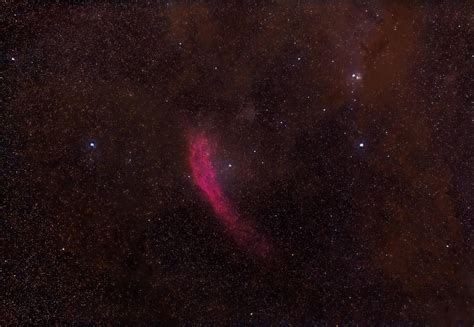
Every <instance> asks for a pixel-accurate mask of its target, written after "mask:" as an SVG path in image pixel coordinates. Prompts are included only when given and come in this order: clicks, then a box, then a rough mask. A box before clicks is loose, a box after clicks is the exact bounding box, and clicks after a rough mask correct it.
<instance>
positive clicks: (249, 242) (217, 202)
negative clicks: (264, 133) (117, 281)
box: [189, 134, 270, 257]
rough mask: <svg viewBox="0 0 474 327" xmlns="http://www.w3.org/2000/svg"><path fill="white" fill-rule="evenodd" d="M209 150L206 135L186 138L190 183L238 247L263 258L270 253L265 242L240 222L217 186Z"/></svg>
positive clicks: (236, 213)
mask: <svg viewBox="0 0 474 327" xmlns="http://www.w3.org/2000/svg"><path fill="white" fill-rule="evenodd" d="M213 150H214V146H212V145H211V142H210V141H209V138H208V137H206V135H204V134H196V135H192V136H191V137H189V164H190V166H191V171H192V176H193V180H194V182H195V183H196V185H197V186H198V187H199V188H200V189H201V191H202V192H203V193H204V195H205V197H206V199H207V200H208V201H209V203H210V205H211V206H212V209H213V210H214V213H215V215H216V216H217V218H218V219H219V221H220V222H221V223H222V224H223V225H224V226H225V227H226V229H227V230H228V232H229V233H230V234H231V235H232V237H233V238H234V240H235V241H236V242H237V243H238V244H239V246H241V247H243V248H245V249H246V250H249V251H250V252H252V253H254V254H256V255H258V256H261V257H267V256H268V255H269V253H270V244H269V242H268V241H267V240H266V239H265V238H264V237H263V236H262V235H260V234H258V233H257V231H256V230H255V228H254V227H253V226H251V225H250V224H249V223H248V222H244V221H242V220H241V219H240V217H239V214H238V212H237V210H236V209H235V208H234V206H233V205H232V203H231V202H230V200H229V199H228V198H227V197H226V196H225V194H224V192H223V190H222V187H221V186H220V185H219V181H218V180H217V177H216V170H215V168H214V166H213V164H212V155H213Z"/></svg>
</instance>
